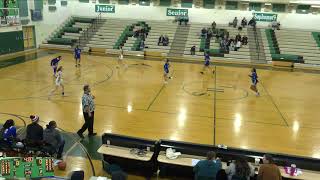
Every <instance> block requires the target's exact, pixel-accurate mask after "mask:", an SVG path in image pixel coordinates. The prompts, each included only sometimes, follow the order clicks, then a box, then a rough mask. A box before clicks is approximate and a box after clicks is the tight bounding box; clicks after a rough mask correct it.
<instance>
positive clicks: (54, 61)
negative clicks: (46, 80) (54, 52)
mask: <svg viewBox="0 0 320 180" xmlns="http://www.w3.org/2000/svg"><path fill="white" fill-rule="evenodd" d="M61 59H62V57H61V56H58V57H56V58H54V59H52V60H51V63H50V65H51V67H52V69H53V76H56V72H57V68H58V64H59V61H60V60H61Z"/></svg>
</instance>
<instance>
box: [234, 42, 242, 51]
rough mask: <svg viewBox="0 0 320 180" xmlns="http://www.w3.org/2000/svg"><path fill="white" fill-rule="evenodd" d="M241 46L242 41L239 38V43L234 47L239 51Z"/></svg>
mask: <svg viewBox="0 0 320 180" xmlns="http://www.w3.org/2000/svg"><path fill="white" fill-rule="evenodd" d="M240 48H241V41H240V40H238V41H237V43H236V48H235V49H234V50H235V51H238V49H240Z"/></svg>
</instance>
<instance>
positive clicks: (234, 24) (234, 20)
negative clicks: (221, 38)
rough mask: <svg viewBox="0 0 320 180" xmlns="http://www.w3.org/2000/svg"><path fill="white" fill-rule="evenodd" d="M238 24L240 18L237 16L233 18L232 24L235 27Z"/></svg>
mask: <svg viewBox="0 0 320 180" xmlns="http://www.w3.org/2000/svg"><path fill="white" fill-rule="evenodd" d="M237 24H238V18H237V17H235V18H234V19H233V21H232V26H233V27H234V28H236V27H237Z"/></svg>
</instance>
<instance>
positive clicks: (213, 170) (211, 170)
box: [193, 151, 222, 180]
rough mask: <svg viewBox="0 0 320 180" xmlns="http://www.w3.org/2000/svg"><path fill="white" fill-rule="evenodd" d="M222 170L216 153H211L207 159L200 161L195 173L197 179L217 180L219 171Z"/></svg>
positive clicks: (194, 169)
mask: <svg viewBox="0 0 320 180" xmlns="http://www.w3.org/2000/svg"><path fill="white" fill-rule="evenodd" d="M221 168H222V164H221V161H220V159H216V153H215V152H212V151H209V152H208V153H207V159H206V160H202V161H199V162H198V163H197V164H196V165H195V167H194V168H193V171H194V173H195V179H196V180H200V179H212V180H215V179H216V175H217V173H218V171H219V170H220V169H221Z"/></svg>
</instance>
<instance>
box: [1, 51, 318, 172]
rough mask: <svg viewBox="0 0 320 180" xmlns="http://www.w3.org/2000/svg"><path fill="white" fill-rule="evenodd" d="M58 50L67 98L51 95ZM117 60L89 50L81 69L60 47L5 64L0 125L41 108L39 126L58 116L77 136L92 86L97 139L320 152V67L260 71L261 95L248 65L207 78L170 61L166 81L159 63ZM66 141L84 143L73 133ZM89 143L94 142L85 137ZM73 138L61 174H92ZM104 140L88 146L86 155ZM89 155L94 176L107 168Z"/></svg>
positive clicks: (222, 68) (18, 121) (307, 153)
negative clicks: (119, 62) (105, 135)
mask: <svg viewBox="0 0 320 180" xmlns="http://www.w3.org/2000/svg"><path fill="white" fill-rule="evenodd" d="M57 55H62V57H63V60H62V62H61V63H60V65H62V66H63V67H64V84H65V97H61V95H60V92H61V91H59V92H57V94H56V95H55V96H53V97H52V99H51V100H48V94H49V92H50V90H51V89H52V88H53V87H54V78H53V76H52V69H51V67H50V66H49V64H50V60H51V59H52V58H53V57H55V56H57ZM116 59H117V58H115V57H100V56H88V55H83V56H82V63H81V67H80V68H76V67H74V60H73V56H72V54H68V53H59V54H47V55H43V56H39V57H38V58H36V60H31V61H26V62H24V63H20V64H16V65H12V66H8V67H5V68H1V69H0V84H1V86H0V102H1V103H0V123H3V122H4V121H5V120H6V119H8V118H13V119H15V120H16V124H17V125H18V126H19V127H24V123H27V124H28V123H30V121H29V120H28V118H27V117H28V116H29V115H31V114H37V115H39V116H40V119H41V124H42V125H45V124H46V123H47V122H49V121H51V120H55V121H56V122H57V123H58V126H59V127H60V128H61V129H62V130H63V131H65V132H66V133H69V134H70V133H75V132H76V131H77V130H78V129H79V128H80V127H81V125H82V124H83V122H84V121H83V117H82V109H81V101H80V100H81V96H82V93H83V91H82V86H83V84H85V83H89V84H90V85H91V86H92V93H93V94H94V95H95V96H96V114H95V124H94V129H95V131H96V132H97V133H98V134H99V135H101V134H103V133H105V132H112V133H118V134H123V135H130V136H136V137H143V138H149V139H172V140H179V141H188V142H194V143H202V144H213V143H214V140H215V142H216V144H224V145H227V146H231V147H238V148H244V149H251V150H259V151H267V152H278V153H285V154H293V155H302V156H309V157H315V158H320V153H319V152H320V141H319V139H320V120H319V119H318V118H319V116H320V111H319V107H320V96H319V92H320V84H319V82H320V75H319V74H317V73H305V72H288V71H275V70H263V69H258V75H259V81H260V83H259V85H258V89H259V90H260V93H261V96H260V97H256V96H255V94H254V93H253V92H252V91H250V89H249V87H250V78H249V77H248V74H249V73H250V68H244V67H231V66H217V67H216V74H215V75H213V74H212V73H210V72H209V71H208V72H206V74H204V75H201V74H200V73H199V71H200V70H201V68H202V64H193V63H171V67H172V68H171V71H172V77H173V78H172V79H171V80H170V81H169V83H168V84H167V85H164V83H163V77H162V75H163V68H162V67H163V62H160V61H147V60H134V59H131V60H128V59H125V63H127V64H128V68H124V67H123V68H120V69H117V68H116V65H117V61H116ZM214 112H215V114H214ZM214 120H215V121H216V127H215V128H216V133H215V136H214ZM70 137H71V139H73V141H74V142H75V143H79V142H78V137H77V136H75V135H74V134H71V135H70ZM99 138H100V137H97V142H98V141H99ZM85 142H86V143H87V144H90V142H89V140H88V138H86V139H85ZM75 143H74V144H72V143H71V145H70V146H69V147H68V148H66V151H67V162H68V168H67V171H66V172H58V173H57V174H58V175H64V174H66V173H67V172H68V171H71V170H77V169H84V170H85V171H86V176H87V177H88V176H90V175H92V174H93V172H92V170H91V165H90V163H89V161H88V159H87V158H85V153H84V152H82V153H75V152H74V151H75V150H74V149H78V148H76V147H77V145H75ZM98 146H99V145H96V146H94V145H93V146H92V145H89V146H86V147H89V148H88V151H89V154H90V153H94V152H95V151H96V148H97V147H98ZM79 154H80V155H79ZM77 155H79V156H77ZM93 159H94V160H93V167H94V169H95V174H96V175H101V174H104V173H103V171H102V169H101V163H100V161H99V158H96V159H95V158H93ZM73 162H74V163H73ZM71 164H72V165H71ZM104 175H105V174H104Z"/></svg>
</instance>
